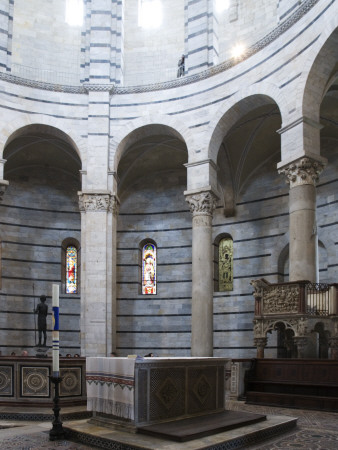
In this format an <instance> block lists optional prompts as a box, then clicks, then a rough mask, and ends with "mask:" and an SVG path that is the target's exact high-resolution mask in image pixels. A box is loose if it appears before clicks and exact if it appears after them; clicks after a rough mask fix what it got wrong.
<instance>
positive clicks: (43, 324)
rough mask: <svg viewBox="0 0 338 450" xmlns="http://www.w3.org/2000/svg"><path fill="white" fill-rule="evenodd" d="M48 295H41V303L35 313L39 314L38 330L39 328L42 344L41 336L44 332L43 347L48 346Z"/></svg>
mask: <svg viewBox="0 0 338 450" xmlns="http://www.w3.org/2000/svg"><path fill="white" fill-rule="evenodd" d="M45 302H46V296H45V295H41V296H40V303H39V304H38V305H37V307H36V310H35V314H37V315H38V330H39V343H38V345H39V346H41V338H42V333H43V344H42V345H43V347H46V341H47V314H48V305H46V303H45Z"/></svg>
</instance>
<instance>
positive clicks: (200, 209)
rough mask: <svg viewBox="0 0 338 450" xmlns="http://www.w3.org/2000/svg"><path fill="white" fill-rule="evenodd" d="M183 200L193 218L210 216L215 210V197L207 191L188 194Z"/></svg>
mask: <svg viewBox="0 0 338 450" xmlns="http://www.w3.org/2000/svg"><path fill="white" fill-rule="evenodd" d="M185 200H186V202H187V203H188V205H189V208H190V212H191V213H192V214H193V216H201V215H203V216H212V214H213V211H214V209H215V208H216V202H217V197H216V195H215V194H214V193H212V192H210V191H208V192H200V193H198V194H190V195H189V194H188V195H186V197H185Z"/></svg>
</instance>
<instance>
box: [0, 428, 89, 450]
mask: <svg viewBox="0 0 338 450" xmlns="http://www.w3.org/2000/svg"><path fill="white" fill-rule="evenodd" d="M0 439H1V432H0ZM56 448H57V449H59V450H63V449H67V450H90V449H97V448H98V447H88V446H87V445H83V444H77V443H74V442H71V441H68V440H60V441H50V440H49V435H48V433H46V432H44V431H42V432H40V433H32V434H26V435H22V436H12V437H11V438H8V439H4V440H2V439H1V441H0V449H1V450H55V449H56Z"/></svg>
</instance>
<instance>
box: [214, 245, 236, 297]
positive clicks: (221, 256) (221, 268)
mask: <svg viewBox="0 0 338 450" xmlns="http://www.w3.org/2000/svg"><path fill="white" fill-rule="evenodd" d="M233 260H234V248H233V240H232V239H231V238H230V237H225V238H223V239H221V240H220V242H219V246H218V290H219V291H220V292H224V291H232V290H233V280H234V277H233Z"/></svg>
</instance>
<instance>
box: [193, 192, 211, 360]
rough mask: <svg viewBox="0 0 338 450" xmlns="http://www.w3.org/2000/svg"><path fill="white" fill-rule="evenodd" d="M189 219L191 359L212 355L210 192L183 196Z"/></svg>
mask: <svg viewBox="0 0 338 450" xmlns="http://www.w3.org/2000/svg"><path fill="white" fill-rule="evenodd" d="M186 201H187V202H188V204H189V206H190V210H191V212H192V214H193V219H192V311H191V356H212V355H213V252H212V229H211V224H212V213H213V210H214V208H215V206H216V196H215V195H214V194H213V193H212V192H199V193H196V194H191V195H189V194H188V195H186Z"/></svg>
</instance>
